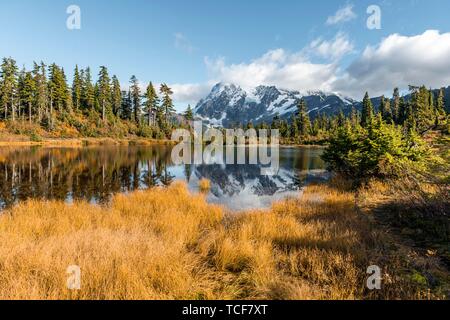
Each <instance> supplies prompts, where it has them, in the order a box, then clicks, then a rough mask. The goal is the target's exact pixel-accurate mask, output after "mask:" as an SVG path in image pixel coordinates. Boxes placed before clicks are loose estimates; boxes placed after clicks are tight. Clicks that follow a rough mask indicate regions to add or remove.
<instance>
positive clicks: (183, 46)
mask: <svg viewBox="0 0 450 320" xmlns="http://www.w3.org/2000/svg"><path fill="white" fill-rule="evenodd" d="M174 37H175V42H174V46H175V48H176V49H178V50H181V51H184V52H187V53H192V52H194V51H195V47H194V46H193V45H192V44H191V41H190V40H189V39H188V38H187V37H186V36H185V35H184V34H182V33H181V32H177V33H175V34H174Z"/></svg>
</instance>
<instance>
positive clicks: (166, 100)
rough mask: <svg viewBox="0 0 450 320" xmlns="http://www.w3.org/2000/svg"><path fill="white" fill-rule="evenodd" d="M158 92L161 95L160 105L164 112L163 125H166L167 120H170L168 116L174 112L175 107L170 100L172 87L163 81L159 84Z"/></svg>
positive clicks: (167, 123)
mask: <svg viewBox="0 0 450 320" xmlns="http://www.w3.org/2000/svg"><path fill="white" fill-rule="evenodd" d="M160 92H161V95H162V104H161V106H162V109H163V112H164V121H165V126H168V125H169V121H170V116H171V114H172V113H173V112H175V107H174V105H173V101H172V97H171V95H172V94H173V92H172V89H170V88H169V86H168V85H166V84H165V83H163V84H162V85H161V88H160Z"/></svg>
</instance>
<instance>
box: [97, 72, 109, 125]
mask: <svg viewBox="0 0 450 320" xmlns="http://www.w3.org/2000/svg"><path fill="white" fill-rule="evenodd" d="M110 81H111V80H110V78H109V74H108V69H107V68H106V67H105V66H101V67H100V72H99V74H98V82H97V88H98V93H97V99H98V102H99V104H100V108H101V114H102V121H103V122H106V114H107V113H109V112H110V110H111V84H110Z"/></svg>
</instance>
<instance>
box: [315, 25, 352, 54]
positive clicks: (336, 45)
mask: <svg viewBox="0 0 450 320" xmlns="http://www.w3.org/2000/svg"><path fill="white" fill-rule="evenodd" d="M353 49H354V47H353V43H352V42H351V41H350V40H349V39H348V36H347V35H346V34H344V33H342V32H339V33H338V34H337V35H336V36H335V38H334V39H333V40H332V41H327V40H323V39H322V38H319V39H316V40H314V41H313V42H311V44H310V45H309V49H308V51H309V52H311V53H312V54H315V55H318V56H320V57H322V58H325V59H333V60H339V59H340V58H342V57H343V56H345V55H347V54H349V53H352V52H353V51H354V50H353Z"/></svg>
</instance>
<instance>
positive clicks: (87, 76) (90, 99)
mask: <svg viewBox="0 0 450 320" xmlns="http://www.w3.org/2000/svg"><path fill="white" fill-rule="evenodd" d="M81 96H82V103H83V109H84V110H85V111H86V112H89V111H91V110H92V109H93V108H94V104H95V89H94V86H93V84H92V77H91V69H90V68H89V67H88V68H86V70H85V71H84V79H83V90H82V94H81Z"/></svg>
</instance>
